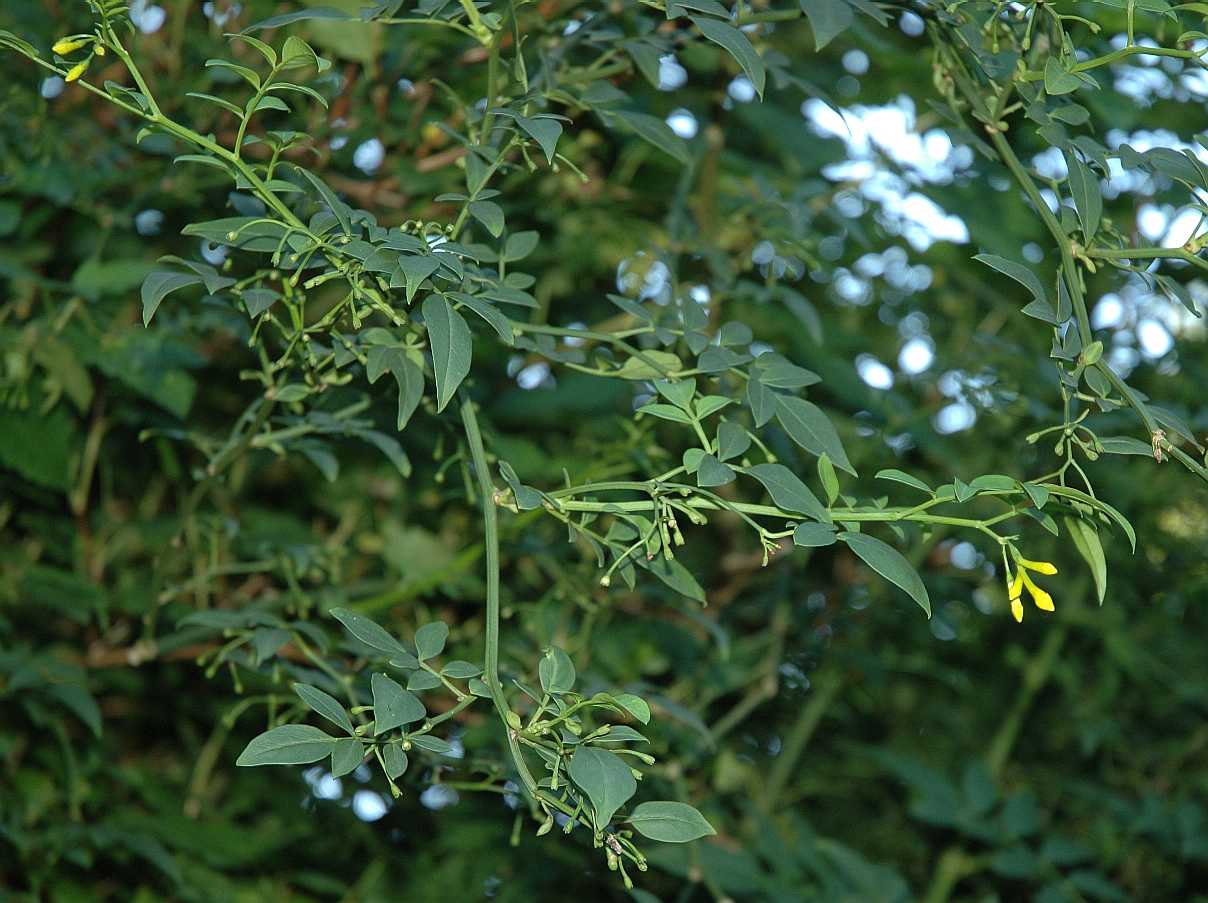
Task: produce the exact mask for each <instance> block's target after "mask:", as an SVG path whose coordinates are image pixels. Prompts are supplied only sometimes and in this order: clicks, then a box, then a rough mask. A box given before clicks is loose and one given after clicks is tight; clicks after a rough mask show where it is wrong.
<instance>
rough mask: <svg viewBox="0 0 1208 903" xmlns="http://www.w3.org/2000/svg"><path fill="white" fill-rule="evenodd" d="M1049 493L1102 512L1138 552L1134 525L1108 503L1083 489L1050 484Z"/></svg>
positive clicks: (1133, 549)
mask: <svg viewBox="0 0 1208 903" xmlns="http://www.w3.org/2000/svg"><path fill="white" fill-rule="evenodd" d="M1048 488H1049V492H1050V493H1052V494H1053V495H1057V496H1061V497H1062V498H1066V499H1073V500H1074V501H1076V502H1081V503H1082V504H1083V505H1087V506H1089V507H1091V508H1094V509H1096V510H1098V511H1102V512H1103V513H1104V514H1106V515H1107V516H1108V517H1109V518H1111V519H1112V520H1113V521H1114V522H1115V524H1116V526H1117V527H1119V528H1120V530H1121V531H1122V532H1123V533H1124V535H1125V536H1126V537H1128V545H1129V548H1130V549H1132V551H1133V552H1136V551H1137V532H1136V530H1134V529H1133V526H1132V524H1130V523H1129V522H1128V518H1127V517H1125V516H1124V515H1123V514H1121V513H1120V512H1119V511H1117V510H1116V509H1115V508H1113V507H1112V506H1111V505H1109V504H1108V503H1107V502H1105V501H1102V500H1101V499H1097V498H1095V497H1094V496H1091V495H1087V494H1086V493H1085V492H1083V491H1082V490H1081V489H1075V488H1074V487H1073V486H1055V485H1053V484H1048Z"/></svg>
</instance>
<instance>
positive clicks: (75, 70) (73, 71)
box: [63, 63, 88, 82]
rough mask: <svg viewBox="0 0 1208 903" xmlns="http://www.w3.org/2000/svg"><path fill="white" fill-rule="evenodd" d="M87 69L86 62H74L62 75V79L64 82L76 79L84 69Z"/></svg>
mask: <svg viewBox="0 0 1208 903" xmlns="http://www.w3.org/2000/svg"><path fill="white" fill-rule="evenodd" d="M87 69H88V64H87V63H76V64H75V65H74V66H72V67H71V68H70V69H68V70H67V74H66V75H65V76H63V81H66V82H73V81H76V80H77V79H79V77H80V76H81V75H83V74H84V72H85V71H87Z"/></svg>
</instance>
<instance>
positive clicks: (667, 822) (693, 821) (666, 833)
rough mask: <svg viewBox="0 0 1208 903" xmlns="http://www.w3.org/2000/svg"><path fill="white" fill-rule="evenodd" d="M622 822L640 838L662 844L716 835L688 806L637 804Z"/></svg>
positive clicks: (672, 803) (685, 804) (702, 818)
mask: <svg viewBox="0 0 1208 903" xmlns="http://www.w3.org/2000/svg"><path fill="white" fill-rule="evenodd" d="M625 821H626V823H628V824H629V825H631V826H632V827H633V829H634V830H635V831H637V832H638V833H639V834H641V835H642V836H643V837H645V838H647V839H649V840H657V841H661V842H662V843H688V842H689V841H691V840H699V839H700V838H702V837H708V836H709V835H710V834H716V833H717V832H716V831H714V830H713V826H712V825H710V824H709V823H708V822H707V821H705V817H704V816H703V815H701V814H700V813H699V812H698V811H696V809H694V808H692V807H691V806H689V805H688V804H687V803H675V802H669V801H656V802H647V803H638V805H637V806H636V807H635V808H634V810H633V812H632V813H631V814H630V815H629V817H628V818H627V819H625Z"/></svg>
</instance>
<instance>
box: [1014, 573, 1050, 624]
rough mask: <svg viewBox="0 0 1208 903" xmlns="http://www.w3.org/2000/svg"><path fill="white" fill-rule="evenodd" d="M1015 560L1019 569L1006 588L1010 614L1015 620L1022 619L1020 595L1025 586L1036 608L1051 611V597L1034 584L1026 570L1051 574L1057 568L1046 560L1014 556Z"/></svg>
mask: <svg viewBox="0 0 1208 903" xmlns="http://www.w3.org/2000/svg"><path fill="white" fill-rule="evenodd" d="M1015 561H1016V563H1017V564H1018V565H1019V569H1018V570H1017V571H1016V572H1015V579H1014V580H1012V581H1011V585H1010V586H1009V587H1008V588H1007V595H1008V597H1009V598H1010V601H1011V615H1012V616H1013V617H1014V618H1015V620H1016V621H1022V620H1023V599H1022V598H1021V597H1022V596H1023V591H1024V589H1025V588H1026V589H1027V591H1028V593H1029V594H1030V595H1031V596H1032V602H1033V603H1035V605H1036V607H1037V608H1039V609H1040V610H1041V611H1053V597H1052V596H1050V595H1049V594H1048V593H1047V592H1045V591H1044V590H1043V589H1041V588H1040V587H1039V586H1037V585H1036V582H1035V581H1034V580H1033V579H1032V576H1031V575H1030V574H1029V573H1028V571H1035V572H1036V573H1038V574H1048V575H1052V574H1056V573H1057V568H1056V567H1054V566H1053V564H1051V563H1050V562H1048V561H1029V560H1028V559H1027V558H1016V559H1015Z"/></svg>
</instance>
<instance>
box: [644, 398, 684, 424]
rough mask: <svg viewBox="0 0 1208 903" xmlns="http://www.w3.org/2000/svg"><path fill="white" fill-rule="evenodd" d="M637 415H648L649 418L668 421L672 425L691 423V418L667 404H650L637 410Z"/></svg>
mask: <svg viewBox="0 0 1208 903" xmlns="http://www.w3.org/2000/svg"><path fill="white" fill-rule="evenodd" d="M637 413H638V414H649V415H650V416H651V417H658V418H659V419H660V420H670V421H671V422H672V423H686V424H690V423H692V418H691V417H689V416H688V415H687V414H685V413H684V412H683V411H681V410H680V409H679V408H677V407H675V406H674V405H669V404H659V403H658V402H651V403H648V404H644V405H642V406H641V407H640V408H638V409H637Z"/></svg>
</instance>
